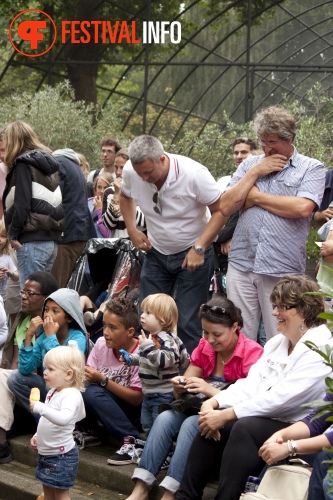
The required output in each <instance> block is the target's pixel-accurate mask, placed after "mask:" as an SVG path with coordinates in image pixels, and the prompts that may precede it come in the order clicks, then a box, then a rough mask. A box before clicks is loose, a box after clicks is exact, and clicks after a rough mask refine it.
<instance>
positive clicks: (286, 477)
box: [239, 465, 311, 500]
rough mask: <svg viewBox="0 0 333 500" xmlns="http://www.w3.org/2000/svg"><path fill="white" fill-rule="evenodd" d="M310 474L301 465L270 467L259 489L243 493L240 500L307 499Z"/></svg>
mask: <svg viewBox="0 0 333 500" xmlns="http://www.w3.org/2000/svg"><path fill="white" fill-rule="evenodd" d="M310 476H311V472H310V471H309V469H307V468H306V467H302V466H300V465H275V466H272V467H268V469H267V471H266V472H265V474H264V477H263V478H262V480H261V483H260V484H259V487H258V489H257V491H253V492H252V491H251V492H248V493H242V495H241V496H240V499H239V500H307V498H308V489H309V481H310Z"/></svg>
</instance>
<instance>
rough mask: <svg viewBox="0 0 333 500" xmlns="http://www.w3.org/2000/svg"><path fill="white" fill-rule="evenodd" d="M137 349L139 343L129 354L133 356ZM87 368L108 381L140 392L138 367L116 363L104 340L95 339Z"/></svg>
mask: <svg viewBox="0 0 333 500" xmlns="http://www.w3.org/2000/svg"><path fill="white" fill-rule="evenodd" d="M138 348H139V343H137V344H136V346H135V348H134V349H133V351H131V353H130V354H135V353H136V352H137V350H138ZM87 366H91V367H92V368H95V369H96V370H98V371H99V372H101V373H103V375H105V376H106V377H109V379H110V380H113V382H116V383H117V384H119V385H122V386H123V387H129V388H131V389H134V390H136V391H141V390H142V387H141V382H140V378H139V367H138V366H124V365H123V364H122V363H120V361H118V359H117V356H116V355H115V353H114V350H113V349H109V348H108V347H106V344H105V338H104V337H100V338H99V339H97V341H96V344H95V346H94V348H93V350H92V351H91V353H90V355H89V357H88V361H87Z"/></svg>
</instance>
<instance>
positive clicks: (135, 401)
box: [78, 298, 144, 465]
mask: <svg viewBox="0 0 333 500" xmlns="http://www.w3.org/2000/svg"><path fill="white" fill-rule="evenodd" d="M138 326H139V315H138V312H137V308H136V306H135V305H134V304H133V303H132V302H130V301H129V300H127V299H125V298H117V299H112V300H110V301H109V302H108V303H107V304H106V309H105V312H104V315H103V337H100V338H99V339H98V340H97V341H96V344H95V347H94V348H93V350H92V351H91V353H90V355H89V358H88V361H87V366H86V369H85V377H86V381H87V382H88V385H87V387H86V390H85V392H84V393H83V400H84V404H85V407H86V413H87V418H86V419H85V421H82V422H80V423H79V426H78V427H79V428H80V427H81V428H89V424H90V422H92V423H94V422H96V419H97V421H98V422H100V423H102V424H103V426H104V427H105V429H106V431H107V434H108V436H111V437H113V438H116V439H118V440H119V441H120V443H121V444H122V445H123V446H121V448H120V450H119V451H118V452H117V453H115V454H114V455H113V456H112V457H111V459H109V460H108V463H112V464H114V465H125V464H128V463H132V462H134V463H136V462H137V461H138V458H139V456H140V450H142V448H143V445H144V442H143V441H141V440H140V439H139V436H140V432H139V428H140V413H141V401H142V398H143V396H142V388H141V383H140V379H139V375H138V368H137V367H133V366H124V364H123V363H122V362H120V361H119V358H120V352H119V350H120V349H125V350H126V351H128V352H130V353H131V354H134V353H136V352H137V350H138V347H139V342H138V340H137V339H136V338H134V333H135V331H136V329H137V328H138ZM82 434H83V438H87V439H88V441H87V443H86V446H89V445H90V446H91V445H92V444H96V443H91V441H90V436H89V434H87V433H85V432H83V433H82ZM81 447H82V446H81Z"/></svg>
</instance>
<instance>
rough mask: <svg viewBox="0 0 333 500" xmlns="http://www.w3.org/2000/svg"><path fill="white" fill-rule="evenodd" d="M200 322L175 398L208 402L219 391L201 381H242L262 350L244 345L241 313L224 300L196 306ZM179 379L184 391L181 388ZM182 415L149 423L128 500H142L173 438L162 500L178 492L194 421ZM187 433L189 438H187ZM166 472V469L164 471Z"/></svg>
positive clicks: (169, 413)
mask: <svg viewBox="0 0 333 500" xmlns="http://www.w3.org/2000/svg"><path fill="white" fill-rule="evenodd" d="M199 318H200V320H201V324H202V331H203V338H202V339H201V340H200V342H199V345H198V347H196V349H194V351H193V353H192V355H191V359H190V365H189V367H188V368H187V370H186V372H185V374H184V375H183V376H179V377H175V378H174V379H173V384H174V393H175V397H176V398H177V397H179V395H181V394H182V393H184V392H186V391H188V392H190V393H191V392H193V393H196V392H201V393H203V394H205V395H206V396H207V397H212V396H213V395H215V394H216V393H217V392H219V389H216V388H215V387H213V386H212V385H210V384H208V383H207V382H206V381H205V380H204V378H205V377H211V378H214V379H216V380H223V381H235V380H237V379H238V378H245V377H246V376H247V374H248V371H249V369H250V367H251V366H252V364H254V363H255V362H256V361H257V360H258V359H259V358H260V356H261V355H262V352H263V348H262V347H261V346H260V345H259V344H257V342H254V341H253V340H250V339H247V338H246V337H244V335H243V334H242V333H241V332H240V331H239V328H241V327H242V326H243V319H242V316H241V311H240V309H239V308H238V307H236V306H235V305H234V304H233V302H231V300H229V299H227V298H226V297H217V298H215V299H212V300H210V301H209V302H208V303H207V304H204V305H202V306H201V308H200V311H199ZM181 379H184V380H185V381H186V385H185V386H183V385H182V384H180V381H182V380H181ZM198 418H199V416H198V415H193V416H190V417H188V416H187V415H185V414H184V413H181V412H178V411H175V410H167V411H164V412H163V413H161V414H160V415H159V416H158V417H157V419H156V420H155V422H154V425H153V427H152V429H151V431H150V433H149V436H148V439H147V442H146V444H145V447H144V450H143V453H142V456H141V458H140V463H139V466H138V467H137V468H136V469H135V471H134V474H133V476H132V479H135V480H136V483H135V487H134V490H133V492H132V494H131V495H130V496H129V498H128V500H147V499H148V492H149V488H150V487H151V485H152V484H153V483H154V481H155V477H156V475H157V474H158V472H159V471H160V470H161V468H162V466H163V463H164V462H165V459H166V457H167V456H168V453H169V451H170V449H171V448H172V446H173V441H174V440H175V439H176V437H177V435H178V438H177V446H176V449H175V451H174V453H173V455H172V458H171V461H170V465H169V469H168V472H167V475H166V477H165V478H164V480H163V481H162V483H161V485H160V486H162V487H163V488H165V490H166V491H165V493H164V495H163V497H162V500H173V499H174V498H175V493H176V491H177V489H178V487H179V484H180V481H181V478H182V475H183V472H184V468H185V464H186V459H187V455H188V452H189V449H190V447H191V443H192V441H193V439H194V437H195V435H196V434H197V430H196V432H194V433H193V428H194V426H193V425H190V424H191V422H192V423H193V419H195V420H196V421H197V420H198ZM190 431H191V432H190ZM163 468H165V467H163Z"/></svg>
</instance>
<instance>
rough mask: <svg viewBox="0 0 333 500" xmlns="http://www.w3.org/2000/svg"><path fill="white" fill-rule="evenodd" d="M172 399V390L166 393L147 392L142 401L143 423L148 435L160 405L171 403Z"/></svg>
mask: <svg viewBox="0 0 333 500" xmlns="http://www.w3.org/2000/svg"><path fill="white" fill-rule="evenodd" d="M172 400H173V393H172V392H167V393H165V394H159V393H157V394H156V393H155V394H145V396H144V398H143V401H142V410H141V425H142V429H143V430H144V432H145V433H146V435H147V436H148V434H149V432H150V429H151V428H152V426H153V423H154V422H155V420H156V418H157V417H158V409H159V407H160V406H161V405H163V404H165V403H170V402H171V401H172Z"/></svg>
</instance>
